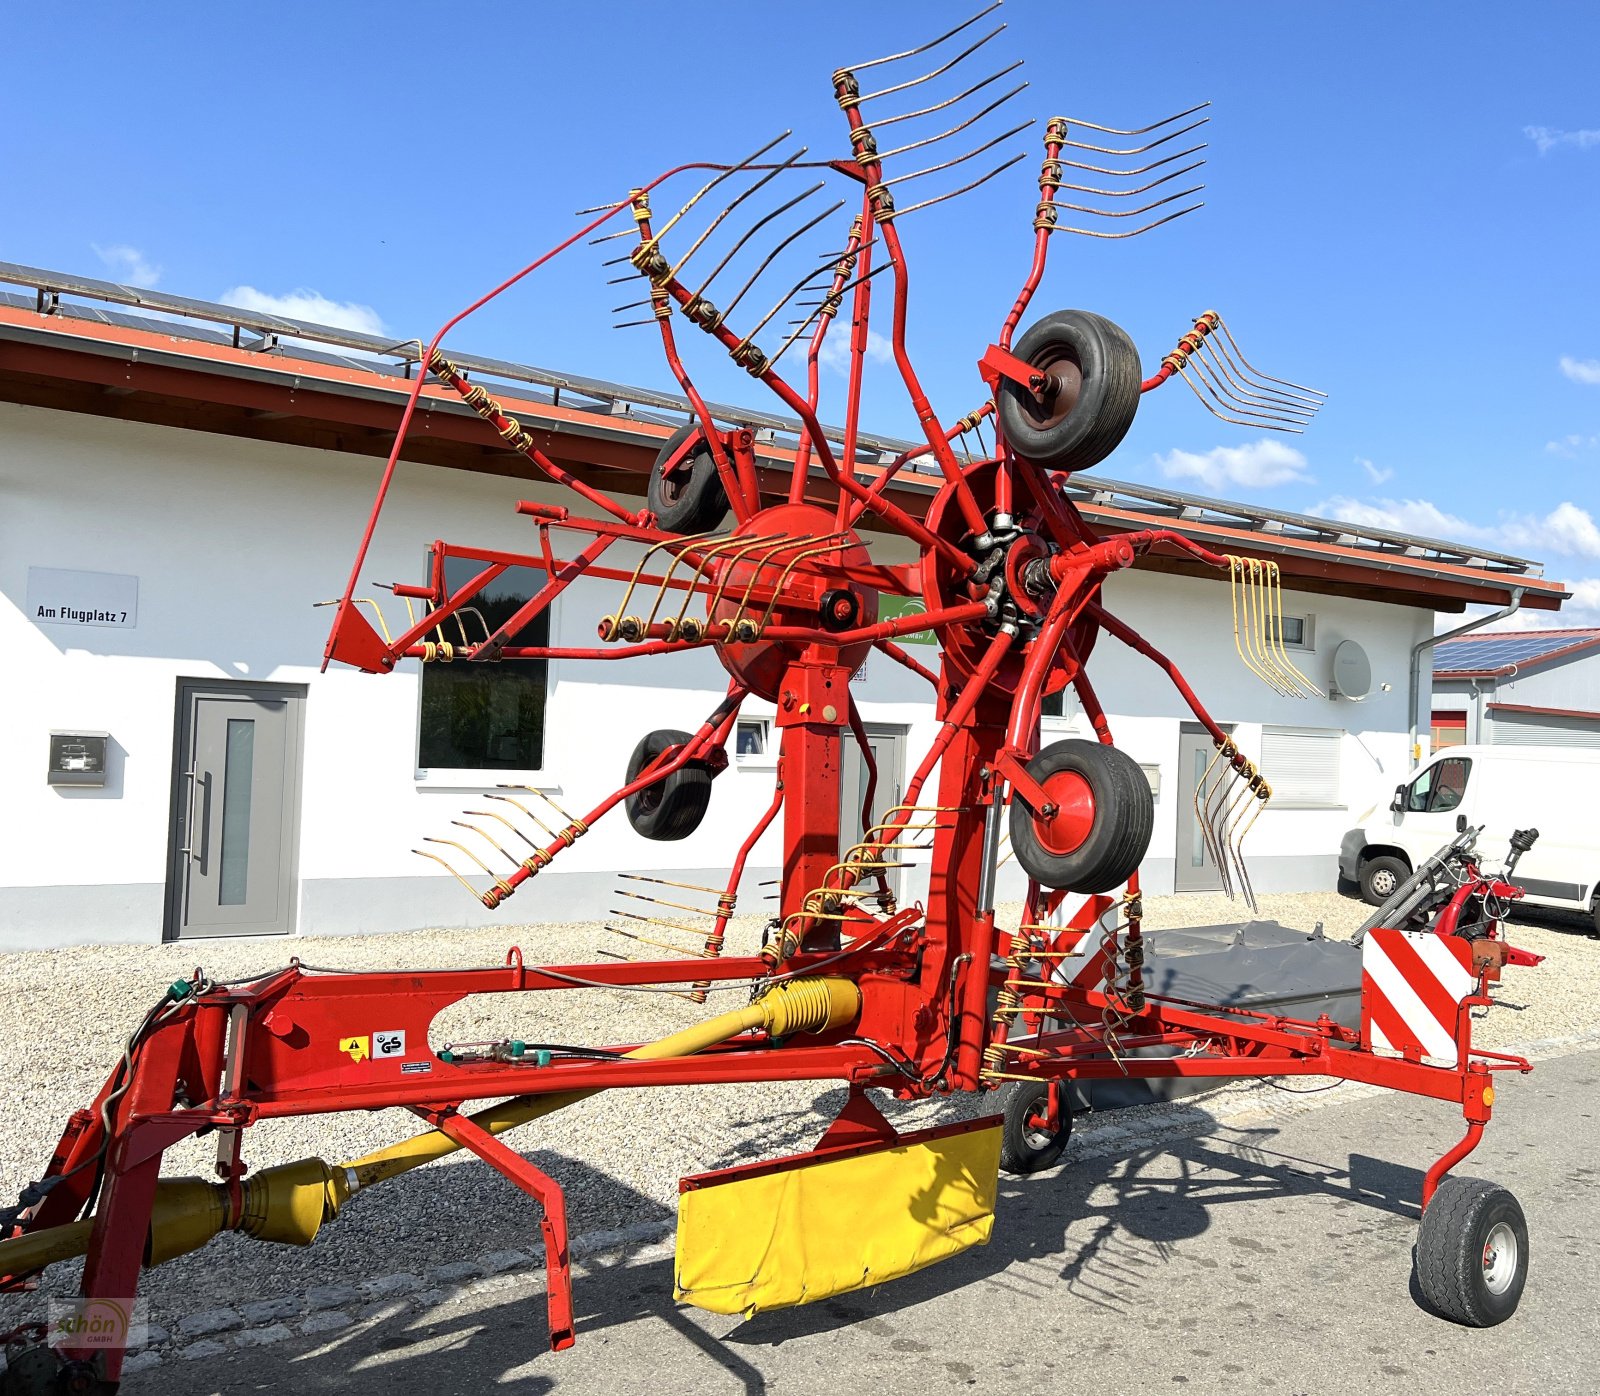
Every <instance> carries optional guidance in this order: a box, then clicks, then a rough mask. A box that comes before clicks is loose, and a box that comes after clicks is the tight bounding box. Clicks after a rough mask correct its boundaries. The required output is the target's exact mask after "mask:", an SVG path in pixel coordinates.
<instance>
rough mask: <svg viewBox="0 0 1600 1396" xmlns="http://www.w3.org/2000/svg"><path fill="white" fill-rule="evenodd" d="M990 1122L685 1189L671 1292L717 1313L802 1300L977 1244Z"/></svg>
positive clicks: (984, 1220) (987, 1182)
mask: <svg viewBox="0 0 1600 1396" xmlns="http://www.w3.org/2000/svg"><path fill="white" fill-rule="evenodd" d="M999 1168H1000V1128H999V1126H998V1125H996V1126H994V1127H992V1128H988V1129H977V1130H969V1131H967V1132H965V1133H959V1134H949V1135H945V1136H944V1137H942V1138H937V1139H929V1140H926V1141H923V1142H916V1141H914V1140H911V1139H909V1138H908V1139H907V1140H906V1141H903V1142H901V1143H899V1144H894V1145H890V1146H888V1147H886V1148H882V1149H874V1150H872V1151H870V1152H867V1153H861V1154H856V1155H854V1156H850V1157H845V1158H839V1159H828V1160H824V1161H822V1162H818V1163H809V1164H804V1163H803V1164H798V1165H796V1166H794V1167H784V1168H781V1169H780V1171H776V1172H759V1173H756V1174H755V1175H754V1176H750V1177H735V1178H733V1179H730V1180H728V1181H720V1182H715V1183H711V1184H709V1185H707V1186H703V1187H696V1188H692V1189H690V1190H689V1191H686V1192H684V1193H683V1194H682V1196H680V1197H679V1199H678V1258H677V1273H676V1277H675V1284H674V1293H675V1294H676V1296H677V1298H679V1299H680V1300H684V1301H686V1302H687V1303H690V1304H694V1305H697V1306H698V1307H699V1308H702V1309H709V1310H711V1312H713V1313H718V1314H743V1315H744V1316H745V1317H746V1318H748V1317H750V1316H751V1315H752V1314H755V1313H759V1312H760V1311H762V1310H764V1309H782V1308H786V1307H788V1306H789V1305H792V1304H809V1303H812V1302H814V1301H815V1300H818V1299H826V1298H828V1297H829V1296H830V1295H833V1294H844V1293H846V1292H848V1291H849V1290H852V1289H863V1288H865V1287H867V1286H868V1285H876V1284H882V1283H883V1282H884V1281H886V1280H893V1279H898V1278H899V1277H900V1276H902V1275H909V1274H911V1273H912V1272H913V1271H916V1270H921V1269H922V1268H923V1267H924V1266H928V1265H932V1264H934V1263H935V1262H936V1261H940V1260H944V1259H946V1258H948V1257H949V1256H952V1255H957V1254H959V1253H960V1252H961V1251H964V1250H966V1249H967V1248H968V1247H969V1246H981V1245H984V1244H986V1243H987V1242H988V1240H989V1234H990V1232H991V1231H992V1230H993V1229H994V1200H995V1193H996V1190H997V1184H998V1175H999Z"/></svg>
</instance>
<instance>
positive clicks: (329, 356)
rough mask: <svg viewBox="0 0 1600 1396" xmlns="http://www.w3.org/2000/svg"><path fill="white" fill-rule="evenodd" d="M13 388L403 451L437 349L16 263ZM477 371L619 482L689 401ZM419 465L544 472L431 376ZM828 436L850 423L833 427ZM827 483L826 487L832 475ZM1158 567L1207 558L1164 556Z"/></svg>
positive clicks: (782, 440) (917, 465)
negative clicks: (403, 434)
mask: <svg viewBox="0 0 1600 1396" xmlns="http://www.w3.org/2000/svg"><path fill="white" fill-rule="evenodd" d="M3 283H10V284H12V285H15V286H18V287H21V288H25V289H24V290H23V291H20V292H0V400H7V401H13V402H22V403H27V404H30V405H36V406H46V407H57V408H62V409H65V410H71V411H80V412H89V413H94V414H96V415H102V416H115V417H122V418H125V419H131V420H139V421H153V422H158V423H163V424H167V425H177V426H183V427H188V428H191V429H198V430H210V431H220V432H226V433H229V434H233V435H242V436H252V437H257V438H262V439H268V440H278V441H287V442H293V443H297V444H303V445H314V446H321V447H324V448H329V449H335V450H344V451H352V452H357V453H362V454H369V455H387V454H388V451H389V449H390V446H391V445H392V443H393V439H394V431H395V429H396V427H397V425H398V422H399V413H400V410H401V408H402V406H403V404H404V402H405V399H406V397H407V395H408V393H409V391H410V388H411V380H412V379H413V377H414V375H415V373H416V372H417V367H418V359H419V356H420V352H421V345H420V344H419V342H418V341H417V340H415V339H410V340H394V339H388V338H381V337H376V336H373V335H366V334H361V333H358V332H356V331H352V330H346V329H340V328H337V327H333V326H328V325H317V324H312V323H309V322H305V321H300V320H291V319H287V318H284V317H282V316H274V315H265V314H262V313H260V312H256V311H247V310H241V309H239V308H237V307H233V306H225V305H219V304H215V303H211V302H207V301H197V300H191V299H188V298H186V297H181V296H169V295H165V294H161V293H157V292H153V291H147V290H143V289H140V288H137V287H130V286H121V285H117V284H115V283H112V282H106V281H97V280H92V279H89V278H83V277H70V276H65V275H62V274H60V273H56V272H50V271H44V270H41V269H39V268H35V267H25V266H18V265H16V264H13V263H6V262H0V284H3ZM451 358H452V360H453V361H455V362H456V363H458V364H460V365H461V366H462V367H463V368H464V369H466V370H468V371H470V372H471V373H472V376H473V378H474V381H477V382H479V383H482V384H485V385H486V386H489V387H491V388H492V389H493V390H494V391H495V392H496V394H497V395H498V396H501V397H503V398H504V400H505V402H506V405H507V407H508V409H511V410H513V411H515V413H516V414H517V416H518V417H519V418H521V419H522V420H523V421H524V424H525V425H527V426H529V427H530V428H531V429H536V430H542V431H543V432H544V433H546V435H545V436H544V438H543V440H542V441H541V445H542V446H543V448H544V449H545V450H546V453H547V454H549V455H551V456H552V457H553V458H554V459H555V460H556V461H557V462H558V463H559V464H561V465H563V466H566V467H568V468H572V469H575V470H577V471H579V472H580V473H585V474H587V475H589V476H590V477H591V478H596V479H597V480H599V481H600V482H601V483H603V484H605V485H607V486H609V487H612V488H617V489H622V490H630V491H632V492H634V493H643V482H644V477H645V475H646V474H647V472H648V469H649V466H650V463H651V461H652V460H653V459H654V457H655V454H656V451H657V450H658V449H659V447H660V444H661V440H662V438H664V437H665V436H666V435H668V434H669V433H670V432H671V431H672V430H673V429H675V428H676V427H677V426H679V425H681V423H682V421H683V420H684V418H685V417H686V416H687V415H688V414H689V412H690V410H691V409H690V405H689V403H688V402H687V401H686V400H685V399H684V398H682V397H681V396H678V395H676V394H672V393H663V392H657V391H654V390H652V389H648V388H638V387H631V386H628V385H626V384H620V383H610V382H606V381H603V380H600V379H593V378H585V377H581V376H578V375H574V374H564V373H556V372H552V371H550V370H548V369H542V368H537V367H533V366H531V365H527V364H518V363H511V362H508V361H506V360H500V359H489V358H482V357H478V356H474V355H471V354H463V353H458V352H456V351H455V349H453V348H452V350H451ZM708 405H709V407H710V410H711V412H712V414H713V415H714V416H715V417H716V418H717V419H719V420H721V421H723V422H725V423H727V424H729V425H741V426H747V427H750V428H752V429H754V430H755V432H756V434H757V457H758V462H760V463H761V464H762V465H764V466H766V467H767V468H769V469H771V470H772V471H774V472H775V474H774V477H773V478H774V484H775V485H776V482H777V478H779V477H778V476H777V475H776V472H780V471H781V472H782V475H781V478H782V479H783V480H784V481H785V482H786V480H787V476H788V464H789V461H790V460H792V457H793V451H794V446H795V443H796V442H797V440H798V433H799V431H800V423H799V422H798V421H797V420H796V419H794V418H792V417H786V416H783V415H782V414H778V413H771V412H764V411H759V410H755V409H751V408H746V407H739V406H730V405H727V404H722V403H711V404H708ZM419 410H421V411H422V413H423V421H424V423H425V425H426V429H425V430H424V431H422V432H417V431H413V432H412V434H411V435H410V436H409V437H408V439H407V442H406V447H405V455H406V458H407V459H414V460H418V461H422V462H424V463H430V464H437V465H443V466H449V467H454V468H458V469H468V470H476V471H480V472H487V473H495V474H502V475H510V476H516V477H524V478H527V477H530V476H532V475H533V469H532V467H531V466H530V465H529V464H528V462H527V461H526V460H525V459H524V458H523V457H521V456H520V455H518V454H517V453H515V452H513V451H511V450H509V449H508V448H507V447H506V446H505V444H504V443H503V442H501V441H500V439H499V438H498V436H497V435H496V434H495V432H494V430H493V428H491V427H489V426H488V425H487V424H486V423H484V422H482V421H481V420H480V419H479V418H478V417H477V416H476V414H474V413H473V412H472V411H471V409H470V408H468V407H467V406H466V405H465V404H464V403H462V402H461V401H460V400H459V399H458V398H457V396H456V395H455V394H454V393H452V392H450V391H449V390H447V389H444V388H442V387H439V386H436V385H430V386H429V387H428V388H427V389H425V390H424V395H423V398H422V400H421V402H420V404H419ZM827 430H828V433H829V435H830V437H831V438H834V439H836V440H837V439H838V438H840V437H841V436H842V432H840V431H838V430H836V429H833V428H828V429H827ZM920 445H921V443H920V442H919V443H913V442H909V441H903V440H900V439H898V438H895V437H888V436H881V435H876V434H873V433H870V432H863V433H862V434H861V436H860V438H859V445H858V451H857V458H856V471H857V474H858V475H859V476H861V477H863V478H866V479H870V478H871V476H873V475H874V474H876V473H877V472H878V471H880V470H881V469H882V468H883V467H884V466H886V465H887V464H888V463H889V462H890V461H892V460H894V459H895V458H896V457H897V456H899V455H901V454H902V453H904V452H905V451H907V450H910V449H915V448H917V447H918V446H920ZM812 473H813V475H814V476H815V477H816V479H817V484H818V487H819V488H820V487H821V486H825V485H826V484H827V481H826V480H825V479H824V478H823V477H822V474H821V470H820V467H817V466H815V465H814V466H813V467H812ZM942 483H943V477H942V475H940V474H939V472H938V470H937V468H936V467H935V466H933V465H932V464H931V463H925V462H917V461H913V462H911V463H910V464H909V465H908V466H907V467H906V468H905V469H903V470H902V471H901V472H900V473H899V474H898V475H897V476H896V478H895V480H894V482H893V484H892V485H891V486H890V489H889V491H888V493H889V494H890V495H891V497H896V498H897V499H898V502H900V503H901V504H902V505H904V506H905V507H907V508H908V509H912V510H914V511H916V512H919V513H920V512H921V511H922V510H923V509H925V508H926V506H927V504H928V502H929V501H930V500H931V498H932V496H933V494H934V493H935V492H936V490H937V489H938V487H939V486H940V485H941V484H942ZM1066 489H1067V493H1068V495H1069V496H1070V497H1071V498H1072V499H1073V501H1074V503H1076V504H1077V506H1078V508H1079V509H1080V510H1081V511H1082V512H1083V513H1084V515H1085V517H1086V518H1087V519H1088V520H1089V522H1090V523H1091V524H1093V525H1094V526H1095V527H1096V528H1098V529H1101V530H1103V531H1107V532H1115V531H1120V530H1126V529H1133V528H1143V527H1148V526H1151V525H1152V524H1154V525H1157V526H1161V527H1167V528H1173V529H1176V530H1178V531H1179V532H1182V533H1184V534H1186V535H1188V536H1190V537H1192V538H1194V539H1195V540H1196V541H1198V542H1200V543H1203V544H1206V545H1208V546H1212V547H1214V548H1217V549H1221V550H1230V549H1232V550H1241V551H1243V550H1248V551H1249V552H1251V553H1254V554H1266V555H1271V556H1275V557H1276V558H1277V559H1278V560H1279V562H1280V565H1281V566H1282V568H1283V571H1284V575H1285V577H1286V578H1287V579H1289V580H1288V584H1289V585H1291V586H1294V587H1297V588H1298V589H1301V590H1311V591H1325V592H1331V593H1337V594H1346V595H1356V596H1363V597H1367V598H1369V599H1376V600H1387V601H1394V602H1399V603H1401V604H1410V605H1419V606H1431V607H1433V608H1434V609H1436V610H1447V611H1459V610H1461V609H1462V608H1463V607H1464V606H1465V605H1467V604H1469V603H1475V604H1483V603H1493V602H1505V601H1508V600H1509V599H1510V598H1511V596H1512V594H1513V592H1515V591H1518V590H1520V591H1521V592H1522V593H1523V595H1522V604H1523V605H1524V606H1525V607H1529V608H1532V609H1541V610H1556V609H1559V607H1560V605H1561V603H1562V601H1563V600H1565V599H1566V598H1567V596H1568V595H1569V593H1568V592H1567V591H1566V590H1565V588H1563V587H1562V586H1561V584H1560V583H1559V582H1553V581H1548V580H1546V579H1545V578H1544V577H1543V575H1542V573H1543V569H1542V567H1541V566H1540V565H1539V564H1537V563H1535V562H1532V561H1529V560H1528V559H1525V558H1518V557H1513V556H1511V555H1509V554H1505V553H1498V552H1491V551H1489V550H1486V549H1483V548H1480V547H1477V546H1476V545H1467V544H1456V543H1451V542H1448V541H1445V540H1441V539H1432V538H1420V537H1413V536H1411V535H1407V534H1402V533H1397V532H1393V531H1389V530H1384V529H1377V528H1369V527H1365V526H1358V525H1355V524H1347V523H1342V522H1337V521H1333V520H1328V519H1318V518H1314V517H1312V516H1310V515H1305V514H1295V513H1290V512H1287V511H1283V510H1275V509H1266V508H1261V507H1259V506H1257V505H1251V504H1237V503H1230V502H1228V501H1224V500H1217V499H1208V498H1203V497H1201V496H1198V495H1191V494H1184V493H1181V492H1178V491H1174V490H1164V489H1159V488H1155V487H1152V486H1148V485H1142V484H1132V483H1129V482H1127V481H1123V480H1115V479H1111V478H1109V477H1107V476H1102V475H1099V474H1078V475H1075V476H1073V477H1072V479H1071V480H1070V481H1069V482H1068V484H1067V487H1066ZM1155 565H1156V566H1157V567H1159V568H1165V569H1167V570H1170V571H1175V572H1188V571H1196V572H1197V574H1198V568H1199V565H1198V564H1191V563H1189V562H1187V561H1184V560H1178V559H1165V558H1163V559H1159V560H1156V561H1155Z"/></svg>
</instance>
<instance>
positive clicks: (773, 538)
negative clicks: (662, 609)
mask: <svg viewBox="0 0 1600 1396" xmlns="http://www.w3.org/2000/svg"><path fill="white" fill-rule="evenodd" d="M740 541H741V542H744V543H748V544H749V546H748V547H743V548H735V549H734V550H733V551H732V552H731V553H730V554H729V555H728V556H727V557H726V558H725V559H724V561H725V562H726V563H727V566H726V567H724V568H723V571H722V577H721V579H720V580H719V581H718V582H717V589H716V590H715V591H714V592H712V593H711V599H710V600H708V601H707V602H706V631H707V633H708V634H709V633H710V630H711V613H712V612H713V611H715V610H716V609H717V607H718V605H720V604H721V601H722V598H723V595H724V594H725V593H726V592H727V590H728V583H729V582H730V581H732V580H733V569H734V568H735V567H736V566H737V565H738V564H739V563H741V562H743V561H744V560H745V555H746V554H747V553H753V552H758V551H760V550H761V549H762V548H766V547H768V546H769V545H775V546H776V547H780V548H781V547H782V546H783V545H784V544H785V543H786V542H788V541H789V539H788V536H787V535H784V534H778V533H766V534H762V535H761V536H760V537H758V538H747V539H741V540H740ZM765 561H766V558H762V560H761V562H758V563H756V564H755V571H757V572H759V571H760V570H761V567H762V565H763V563H765ZM688 609H689V601H688V598H685V599H684V603H683V610H682V611H680V612H679V613H678V621H679V623H680V624H681V623H682V621H683V617H684V615H685V613H687V611H688Z"/></svg>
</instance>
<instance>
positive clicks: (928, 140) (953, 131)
mask: <svg viewBox="0 0 1600 1396" xmlns="http://www.w3.org/2000/svg"><path fill="white" fill-rule="evenodd" d="M1027 86H1028V84H1027V83H1025V82H1023V83H1018V84H1017V86H1015V87H1013V88H1012V89H1011V91H1009V92H1008V93H1006V94H1005V96H1003V97H996V98H995V99H994V101H992V102H990V103H989V105H988V106H986V107H985V108H983V110H982V111H979V112H974V113H973V114H972V115H971V116H969V117H968V118H967V119H966V120H965V121H963V122H962V123H961V124H960V125H959V126H952V127H951V128H950V129H949V130H948V131H941V132H940V133H939V134H938V135H937V136H927V137H924V138H923V139H922V140H920V141H912V142H910V143H909V144H908V145H900V146H896V147H895V148H894V149H893V150H885V151H883V152H882V153H881V154H879V156H878V161H879V163H880V164H881V163H882V162H883V161H885V160H888V159H892V158H893V157H894V156H896V155H904V154H905V153H906V152H907V151H910V150H920V149H921V148H922V147H923V146H925V145H937V144H938V143H939V142H940V141H942V140H946V139H948V138H949V137H951V136H955V135H959V134H960V133H961V132H962V131H965V130H966V129H967V127H969V126H972V125H974V124H975V123H977V122H979V121H982V120H983V118H984V117H986V116H988V115H989V113H990V112H992V111H995V110H997V109H998V108H1000V107H1002V106H1004V105H1005V104H1006V103H1007V102H1009V101H1010V100H1011V99H1012V98H1013V97H1015V96H1016V95H1017V93H1019V92H1023V91H1026V89H1027ZM1028 124H1029V125H1030V126H1031V125H1032V124H1033V123H1032V122H1029V123H1028Z"/></svg>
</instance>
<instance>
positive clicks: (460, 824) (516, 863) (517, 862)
mask: <svg viewBox="0 0 1600 1396" xmlns="http://www.w3.org/2000/svg"><path fill="white" fill-rule="evenodd" d="M464 812H465V811H463V813H464ZM450 822H451V823H452V824H454V825H455V826H456V828H458V829H471V830H472V832H473V833H475V834H476V835H477V836H478V837H479V838H480V839H482V840H483V841H484V842H485V843H486V844H488V845H489V847H490V848H492V849H494V851H495V852H496V853H498V854H499V855H500V856H501V857H502V858H504V859H505V860H506V862H508V863H510V864H511V866H512V867H514V868H520V867H521V866H522V860H521V859H520V858H515V857H513V856H512V855H511V854H510V853H507V852H506V850H505V849H503V848H501V847H500V845H499V844H497V843H496V842H495V841H494V840H493V839H492V838H490V837H489V836H488V835H487V834H486V833H484V832H483V830H482V829H480V828H479V827H478V826H477V825H476V824H468V823H467V821H466V820H464V819H452V820H451V821H450Z"/></svg>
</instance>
